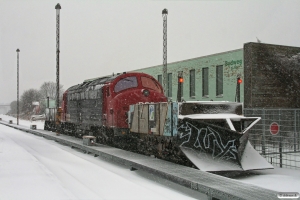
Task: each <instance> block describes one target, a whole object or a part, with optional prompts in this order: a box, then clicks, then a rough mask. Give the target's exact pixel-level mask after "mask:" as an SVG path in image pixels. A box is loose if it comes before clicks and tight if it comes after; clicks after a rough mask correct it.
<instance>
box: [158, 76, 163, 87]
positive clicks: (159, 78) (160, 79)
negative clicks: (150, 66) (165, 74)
mask: <svg viewBox="0 0 300 200" xmlns="http://www.w3.org/2000/svg"><path fill="white" fill-rule="evenodd" d="M157 80H158V82H159V83H160V84H161V85H162V84H163V83H162V75H158V76H157Z"/></svg>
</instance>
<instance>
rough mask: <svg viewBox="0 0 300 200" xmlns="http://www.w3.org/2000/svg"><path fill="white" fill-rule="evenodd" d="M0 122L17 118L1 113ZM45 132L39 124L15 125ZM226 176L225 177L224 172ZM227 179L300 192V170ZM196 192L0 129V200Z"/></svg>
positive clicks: (194, 195)
mask: <svg viewBox="0 0 300 200" xmlns="http://www.w3.org/2000/svg"><path fill="white" fill-rule="evenodd" d="M0 118H2V119H3V120H4V121H8V120H10V119H12V120H13V122H14V123H16V119H15V118H12V117H8V116H5V115H0ZM19 123H20V125H23V126H27V127H29V126H30V124H36V125H37V128H38V129H43V126H44V123H43V121H37V122H30V121H25V120H20V121H19ZM223 175H224V174H223ZM225 176H228V177H231V178H234V179H236V180H239V181H241V182H245V183H249V184H254V185H257V186H260V187H263V188H268V189H272V190H275V191H278V192H299V193H300V170H291V169H281V168H275V169H269V170H256V171H249V172H243V173H228V174H225ZM201 198H205V197H204V196H201V195H200V194H199V193H198V192H195V191H192V190H190V189H187V188H184V187H181V186H179V185H177V184H174V183H172V182H169V181H166V180H164V179H161V178H158V177H156V176H155V175H151V174H148V173H145V172H142V171H139V170H137V171H130V170H129V169H128V168H126V167H125V166H122V165H118V164H116V163H110V162H108V161H105V160H101V158H99V157H98V158H95V157H93V156H92V155H88V154H83V153H82V152H80V151H77V150H74V149H71V148H70V147H68V146H63V145H61V144H58V143H56V142H54V141H52V140H46V139H44V138H41V137H38V136H35V135H31V134H28V133H24V132H22V131H19V130H16V129H12V128H9V127H7V126H4V125H0V199H201Z"/></svg>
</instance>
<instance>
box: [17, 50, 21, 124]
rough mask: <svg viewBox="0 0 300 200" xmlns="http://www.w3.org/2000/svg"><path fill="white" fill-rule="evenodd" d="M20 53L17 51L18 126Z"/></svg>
mask: <svg viewBox="0 0 300 200" xmlns="http://www.w3.org/2000/svg"><path fill="white" fill-rule="evenodd" d="M19 52H20V50H19V49H17V125H19Z"/></svg>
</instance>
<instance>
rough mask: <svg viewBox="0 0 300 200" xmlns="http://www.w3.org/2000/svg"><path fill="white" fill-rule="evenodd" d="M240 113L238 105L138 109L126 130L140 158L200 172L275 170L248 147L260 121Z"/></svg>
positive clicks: (133, 109)
mask: <svg viewBox="0 0 300 200" xmlns="http://www.w3.org/2000/svg"><path fill="white" fill-rule="evenodd" d="M242 110H243V104H242V103H236V102H213V101H209V102H198V101H197V102H196V101H195V102H184V103H177V102H172V103H171V102H169V103H143V104H136V105H131V106H130V110H129V113H128V116H129V127H130V131H131V132H133V133H138V134H139V136H140V139H139V144H138V147H139V150H138V151H139V153H143V154H149V155H152V154H153V155H155V157H158V158H161V159H164V160H168V161H171V162H175V163H179V164H183V165H187V166H191V165H192V166H193V167H196V168H198V169H200V170H202V171H244V170H254V169H270V168H273V166H272V165H271V164H269V163H268V162H267V161H266V160H265V159H264V158H263V157H262V156H261V155H260V154H259V153H258V152H257V151H256V150H255V149H254V148H253V147H252V145H251V144H250V142H249V141H248V137H249V130H250V129H251V127H253V126H254V125H255V124H256V123H257V122H258V121H259V120H260V117H245V116H243V114H242ZM151 141H154V142H151Z"/></svg>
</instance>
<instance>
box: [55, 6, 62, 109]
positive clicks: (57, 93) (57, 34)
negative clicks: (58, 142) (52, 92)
mask: <svg viewBox="0 0 300 200" xmlns="http://www.w3.org/2000/svg"><path fill="white" fill-rule="evenodd" d="M55 9H56V108H57V109H58V108H59V53H60V51H59V12H60V9H61V6H60V5H59V3H58V4H57V5H56V6H55Z"/></svg>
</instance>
